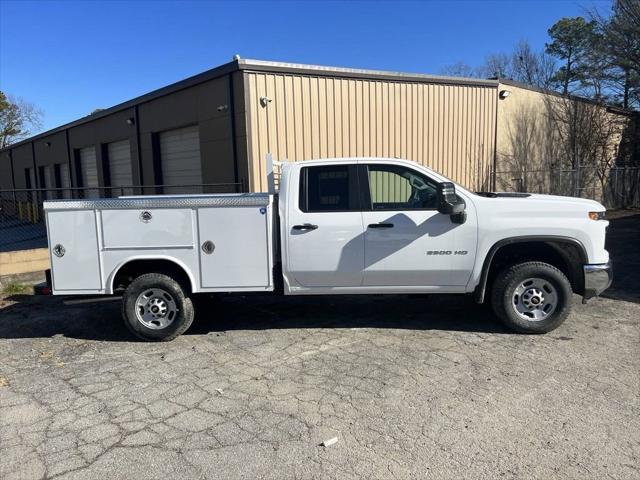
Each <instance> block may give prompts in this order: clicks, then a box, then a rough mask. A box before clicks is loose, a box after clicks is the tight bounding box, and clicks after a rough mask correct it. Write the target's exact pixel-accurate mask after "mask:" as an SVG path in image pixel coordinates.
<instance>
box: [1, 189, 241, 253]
mask: <svg viewBox="0 0 640 480" xmlns="http://www.w3.org/2000/svg"><path fill="white" fill-rule="evenodd" d="M244 191H246V189H245V185H244V184H243V183H207V184H198V185H149V186H144V187H140V186H125V187H96V188H51V189H41V188H40V189H14V190H0V253H3V252H11V251H16V250H30V249H34V248H45V247H46V246H47V232H46V225H45V222H44V212H43V209H42V204H43V202H44V201H46V200H60V199H83V198H115V197H121V196H127V195H154V194H160V193H165V194H194V195H197V194H202V193H233V192H244Z"/></svg>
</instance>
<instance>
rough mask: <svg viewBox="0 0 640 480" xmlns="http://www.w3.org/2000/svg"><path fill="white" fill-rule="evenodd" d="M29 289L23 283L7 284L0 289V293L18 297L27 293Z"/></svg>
mask: <svg viewBox="0 0 640 480" xmlns="http://www.w3.org/2000/svg"><path fill="white" fill-rule="evenodd" d="M30 288H31V287H29V285H25V284H23V283H9V284H8V285H7V286H6V287H4V288H3V289H2V293H4V294H5V295H20V294H24V293H29V290H30Z"/></svg>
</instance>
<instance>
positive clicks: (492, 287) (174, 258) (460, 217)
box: [44, 158, 611, 340]
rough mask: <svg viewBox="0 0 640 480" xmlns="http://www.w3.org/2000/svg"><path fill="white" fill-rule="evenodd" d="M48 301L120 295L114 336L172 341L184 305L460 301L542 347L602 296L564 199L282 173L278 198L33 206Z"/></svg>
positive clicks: (595, 255) (426, 177)
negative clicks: (247, 298) (246, 298)
mask: <svg viewBox="0 0 640 480" xmlns="http://www.w3.org/2000/svg"><path fill="white" fill-rule="evenodd" d="M44 209H45V212H46V221H47V229H48V239H49V249H50V254H51V266H52V272H51V275H50V278H51V283H52V285H51V289H52V292H53V293H54V294H61V295H73V294H106V295H111V294H117V293H122V314H123V317H124V320H125V323H126V325H127V326H128V328H129V329H130V330H131V331H132V332H133V333H134V334H135V335H137V336H138V337H140V338H142V339H144V340H171V339H173V338H175V337H176V336H178V335H180V334H181V333H183V332H184V331H185V330H187V329H188V328H189V326H190V325H191V322H192V321H193V317H194V307H193V303H192V298H193V296H194V295H197V294H211V293H216V292H273V293H276V294H277V293H280V294H284V295H309V294H319V295H329V294H385V293H387V294H398V293H402V294H425V293H459V294H472V295H474V297H475V300H476V301H477V302H478V303H482V302H484V301H485V300H487V299H490V301H491V304H492V306H493V309H494V311H495V314H496V315H497V317H498V318H500V319H501V320H502V321H503V322H505V323H506V324H507V325H508V326H510V327H511V328H513V329H515V330H517V331H519V332H526V333H543V332H548V331H550V330H553V329H554V328H556V327H558V326H559V325H560V324H561V323H562V322H563V321H564V319H565V318H566V317H567V315H568V313H569V310H570V307H571V303H572V295H573V293H574V292H575V293H577V294H579V295H582V297H583V299H584V300H587V299H589V298H591V297H593V296H596V295H598V294H600V293H601V292H602V291H603V290H605V289H606V288H607V287H608V286H609V285H610V284H611V265H610V262H609V254H608V252H607V251H606V250H605V245H604V244H605V232H606V227H607V225H608V222H607V221H606V220H604V213H605V208H604V207H603V206H602V205H601V204H599V203H598V202H595V201H592V200H584V199H579V198H570V197H554V196H547V195H530V194H520V193H472V192H470V191H468V190H466V189H464V188H462V187H460V186H458V185H455V184H454V183H453V182H451V181H450V180H448V179H447V178H444V177H442V176H441V175H439V174H438V173H436V172H434V171H432V170H430V169H428V168H426V167H423V166H421V165H418V164H416V163H414V162H409V161H403V160H391V159H381V158H346V159H331V160H315V161H305V162H297V163H284V164H283V165H282V169H281V175H280V181H279V192H278V194H277V195H274V194H271V193H247V194H219V195H156V196H138V197H120V198H113V199H97V200H95V199H93V200H54V201H47V202H45V204H44Z"/></svg>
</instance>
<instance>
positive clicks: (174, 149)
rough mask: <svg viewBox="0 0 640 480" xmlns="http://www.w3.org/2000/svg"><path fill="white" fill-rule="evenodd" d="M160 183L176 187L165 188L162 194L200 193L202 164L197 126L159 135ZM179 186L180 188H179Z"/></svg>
mask: <svg viewBox="0 0 640 480" xmlns="http://www.w3.org/2000/svg"><path fill="white" fill-rule="evenodd" d="M160 158H161V161H162V183H164V184H165V185H178V186H177V187H165V189H164V193H201V192H202V189H201V188H200V187H193V186H192V185H199V184H201V183H202V162H201V160H200V133H199V130H198V126H197V125H193V126H191V127H185V128H179V129H177V130H170V131H168V132H162V133H161V134H160ZM180 185H181V186H180ZM185 185H187V186H186V187H185Z"/></svg>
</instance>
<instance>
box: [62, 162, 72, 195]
mask: <svg viewBox="0 0 640 480" xmlns="http://www.w3.org/2000/svg"><path fill="white" fill-rule="evenodd" d="M60 188H64V189H65V190H63V191H62V197H63V198H71V190H68V189H69V188H71V180H70V177H69V165H67V164H66V163H61V164H60Z"/></svg>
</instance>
